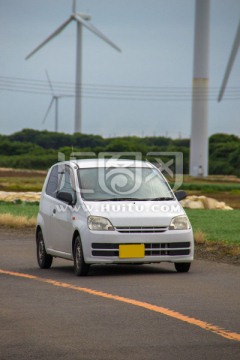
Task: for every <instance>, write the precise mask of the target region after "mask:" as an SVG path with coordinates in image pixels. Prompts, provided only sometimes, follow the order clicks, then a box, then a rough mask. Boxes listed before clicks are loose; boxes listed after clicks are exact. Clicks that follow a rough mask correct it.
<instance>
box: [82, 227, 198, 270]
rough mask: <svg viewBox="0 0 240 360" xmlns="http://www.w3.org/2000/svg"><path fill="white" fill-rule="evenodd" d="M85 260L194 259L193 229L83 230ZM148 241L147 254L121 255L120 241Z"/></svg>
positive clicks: (103, 262) (97, 261)
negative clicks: (140, 255) (143, 231)
mask: <svg viewBox="0 0 240 360" xmlns="http://www.w3.org/2000/svg"><path fill="white" fill-rule="evenodd" d="M81 237H82V246H83V252H84V258H85V262H86V263H88V264H121V263H159V262H173V263H175V262H191V261H192V260H193V258H194V239H193V232H192V229H189V230H167V231H165V232H163V233H119V232H118V231H90V230H86V231H85V232H84V234H82V236H81ZM123 244H125V245H127V244H144V249H145V251H144V257H136V258H134V257H129V258H127V257H126V258H120V256H119V255H120V254H119V245H123Z"/></svg>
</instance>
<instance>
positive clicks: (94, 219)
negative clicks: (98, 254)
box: [88, 215, 115, 231]
mask: <svg viewBox="0 0 240 360" xmlns="http://www.w3.org/2000/svg"><path fill="white" fill-rule="evenodd" d="M88 227H89V229H90V230H97V231H102V230H110V231H112V230H115V229H114V227H113V225H112V223H111V222H110V221H109V220H108V219H106V218H104V217H101V216H92V215H91V216H89V217H88Z"/></svg>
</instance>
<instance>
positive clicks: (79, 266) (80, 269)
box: [73, 236, 89, 276]
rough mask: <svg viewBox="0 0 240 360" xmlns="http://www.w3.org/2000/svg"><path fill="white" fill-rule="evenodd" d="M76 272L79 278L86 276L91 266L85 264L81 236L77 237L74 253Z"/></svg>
mask: <svg viewBox="0 0 240 360" xmlns="http://www.w3.org/2000/svg"><path fill="white" fill-rule="evenodd" d="M73 260H74V272H75V275H77V276H86V275H87V274H88V271H89V264H86V263H85V260H84V255H83V249H82V243H81V239H80V236H77V238H76V239H75V243H74V251H73Z"/></svg>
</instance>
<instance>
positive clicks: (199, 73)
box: [190, 0, 210, 176]
mask: <svg viewBox="0 0 240 360" xmlns="http://www.w3.org/2000/svg"><path fill="white" fill-rule="evenodd" d="M209 24H210V0H196V5H195V36H194V66H193V87H192V131H191V144H190V175H191V176H207V175H208V72H209Z"/></svg>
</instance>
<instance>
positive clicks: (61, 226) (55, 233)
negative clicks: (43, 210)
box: [51, 164, 76, 256]
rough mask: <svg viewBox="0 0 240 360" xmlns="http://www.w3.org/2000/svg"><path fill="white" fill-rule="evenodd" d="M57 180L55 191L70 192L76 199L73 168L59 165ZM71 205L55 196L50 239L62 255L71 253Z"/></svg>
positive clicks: (54, 248) (54, 247)
mask: <svg viewBox="0 0 240 360" xmlns="http://www.w3.org/2000/svg"><path fill="white" fill-rule="evenodd" d="M59 173H60V177H59V182H58V188H57V193H58V192H59V191H62V192H67V193H70V194H71V195H72V197H73V199H74V200H75V199H76V191H75V179H74V173H73V170H72V169H71V168H70V166H69V165H66V164H64V165H61V166H60V165H59ZM72 216H73V207H72V206H71V205H68V204H67V203H65V202H64V201H61V200H59V199H58V198H57V196H56V199H55V205H54V206H53V208H52V217H51V239H52V245H53V250H55V251H57V252H59V253H60V255H61V253H62V255H63V256H64V254H65V255H67V254H68V255H71V253H72V236H73V225H72V221H73V220H72Z"/></svg>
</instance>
